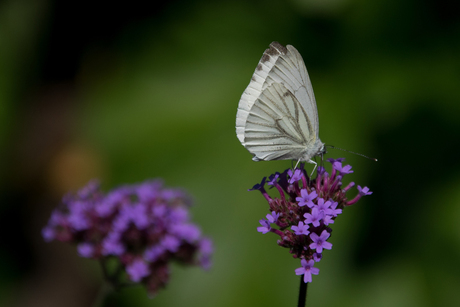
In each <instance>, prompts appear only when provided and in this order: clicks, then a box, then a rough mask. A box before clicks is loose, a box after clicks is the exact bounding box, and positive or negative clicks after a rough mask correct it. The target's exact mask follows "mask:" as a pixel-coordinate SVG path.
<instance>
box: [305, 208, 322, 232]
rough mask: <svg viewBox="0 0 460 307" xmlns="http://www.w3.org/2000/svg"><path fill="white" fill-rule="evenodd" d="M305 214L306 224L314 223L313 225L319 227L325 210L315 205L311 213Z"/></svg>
mask: <svg viewBox="0 0 460 307" xmlns="http://www.w3.org/2000/svg"><path fill="white" fill-rule="evenodd" d="M303 216H304V217H305V224H313V226H315V227H318V226H319V222H320V221H321V219H323V218H324V212H323V211H320V210H319V209H318V208H316V207H314V208H313V209H311V213H305V214H304V215H303Z"/></svg>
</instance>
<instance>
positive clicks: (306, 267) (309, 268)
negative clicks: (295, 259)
mask: <svg viewBox="0 0 460 307" xmlns="http://www.w3.org/2000/svg"><path fill="white" fill-rule="evenodd" d="M300 264H301V265H302V267H300V268H297V269H295V274H296V275H303V276H304V277H303V282H304V283H307V282H311V280H312V278H311V275H312V274H313V275H318V273H319V269H318V268H315V267H313V265H314V264H315V262H314V261H313V260H308V261H307V260H306V259H302V260H301V261H300Z"/></svg>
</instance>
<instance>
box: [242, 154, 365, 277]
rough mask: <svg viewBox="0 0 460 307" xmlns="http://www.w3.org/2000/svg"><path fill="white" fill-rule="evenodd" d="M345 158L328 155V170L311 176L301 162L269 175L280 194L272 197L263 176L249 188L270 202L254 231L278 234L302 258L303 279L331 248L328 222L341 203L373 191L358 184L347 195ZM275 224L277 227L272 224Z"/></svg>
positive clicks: (314, 271) (339, 210)
mask: <svg viewBox="0 0 460 307" xmlns="http://www.w3.org/2000/svg"><path fill="white" fill-rule="evenodd" d="M344 160H345V159H343V158H339V159H337V160H334V159H328V161H329V162H330V163H331V164H332V172H331V174H330V175H329V174H328V173H327V172H326V170H325V168H324V167H318V172H317V177H316V178H314V179H312V178H309V177H308V175H307V173H306V171H305V170H304V168H303V167H304V165H303V164H301V166H300V168H296V169H295V170H294V171H292V170H291V169H287V170H286V171H284V172H283V173H281V174H280V173H275V174H273V175H271V176H270V177H269V180H268V182H267V185H268V186H271V187H275V188H276V189H277V190H278V191H279V194H280V197H279V198H272V197H271V196H270V195H269V194H268V193H267V191H266V190H265V183H266V181H267V180H266V177H264V178H263V179H262V182H261V183H258V184H256V185H255V186H254V187H253V188H252V189H250V191H253V190H259V191H260V192H261V193H262V195H263V196H264V197H265V199H266V200H267V201H268V204H269V206H270V213H269V214H267V216H266V219H262V220H260V221H259V222H260V224H261V226H260V227H258V228H257V231H259V232H261V233H263V234H265V233H267V232H273V233H276V234H277V235H279V236H280V239H279V240H278V245H280V246H282V247H286V248H289V252H290V253H291V254H293V257H294V258H300V259H301V265H302V266H301V267H300V268H298V269H296V274H297V275H304V282H311V281H312V274H315V275H317V274H318V273H319V269H318V268H315V267H314V263H315V262H319V261H320V260H321V258H322V253H323V250H325V249H331V248H332V244H331V243H330V242H327V240H328V239H329V238H330V236H331V232H332V229H331V228H330V227H329V225H330V224H333V223H334V221H335V219H336V217H337V216H338V215H339V214H341V213H342V209H343V208H344V207H347V206H350V205H353V204H355V203H356V202H357V201H358V200H359V199H360V198H361V197H362V196H364V195H370V194H372V192H370V191H369V189H368V188H367V187H364V188H361V186H359V185H358V187H357V188H358V194H357V195H356V196H355V197H354V198H353V199H351V200H348V199H347V197H346V193H347V191H348V190H349V189H351V188H352V187H353V186H354V185H355V183H354V182H351V183H349V184H348V185H347V186H346V187H344V188H343V187H342V179H343V177H344V176H345V175H346V174H350V173H353V171H352V170H351V166H350V165H346V166H342V162H343V161H344ZM274 225H276V226H278V229H276V228H273V227H274Z"/></svg>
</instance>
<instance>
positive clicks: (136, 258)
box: [42, 180, 212, 296]
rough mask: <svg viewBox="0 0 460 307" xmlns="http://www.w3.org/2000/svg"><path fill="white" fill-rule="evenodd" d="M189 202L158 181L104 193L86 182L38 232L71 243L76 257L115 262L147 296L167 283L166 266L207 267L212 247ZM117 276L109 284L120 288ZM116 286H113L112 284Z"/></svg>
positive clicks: (209, 262)
mask: <svg viewBox="0 0 460 307" xmlns="http://www.w3.org/2000/svg"><path fill="white" fill-rule="evenodd" d="M190 199H191V198H190V197H189V196H188V195H187V194H186V193H185V192H183V191H182V190H178V189H171V188H168V189H165V188H164V187H163V184H162V182H161V181H159V180H150V181H146V182H143V183H140V184H137V185H125V186H120V187H118V188H116V189H114V190H112V191H110V192H108V193H107V194H104V193H103V192H102V191H101V190H100V187H99V183H98V182H97V181H91V182H90V183H89V184H88V185H87V186H85V187H83V188H82V189H81V190H80V191H78V192H77V193H75V194H67V195H65V196H64V198H63V201H62V204H61V206H59V207H58V209H56V210H54V211H53V213H52V214H51V217H50V219H49V221H48V224H47V225H46V226H45V227H44V228H43V229H42V236H43V238H44V239H45V241H47V242H49V241H52V240H58V241H62V242H71V243H76V244H77V250H78V254H79V255H80V256H82V257H86V258H92V259H97V260H100V261H101V263H102V264H103V266H105V262H106V259H107V258H108V257H115V258H116V259H118V263H119V266H120V270H116V271H117V272H126V273H127V274H128V277H129V279H130V280H131V281H133V282H135V283H137V282H140V283H142V284H144V285H145V286H146V288H147V290H148V291H149V293H150V295H152V296H153V295H154V294H155V293H156V292H157V291H158V290H159V289H161V288H163V287H165V286H166V284H167V282H168V281H169V263H170V262H171V261H177V262H180V263H183V264H187V265H200V266H202V267H204V268H209V267H210V265H211V255H212V243H211V241H210V239H208V238H203V237H202V236H201V230H200V228H199V227H198V226H197V225H195V224H193V223H192V222H191V221H190V215H189V211H188V207H189V206H190V205H191V200H190ZM120 278H121V276H118V275H117V276H111V277H110V278H109V281H110V282H112V283H115V282H119V283H120V284H121V279H120ZM114 286H116V285H114Z"/></svg>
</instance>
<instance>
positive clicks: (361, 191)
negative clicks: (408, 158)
mask: <svg viewBox="0 0 460 307" xmlns="http://www.w3.org/2000/svg"><path fill="white" fill-rule="evenodd" d="M358 191H359V194H360V195H361V196H365V195H371V194H372V192H371V191H369V188H368V187H364V188H361V186H359V185H358Z"/></svg>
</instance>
